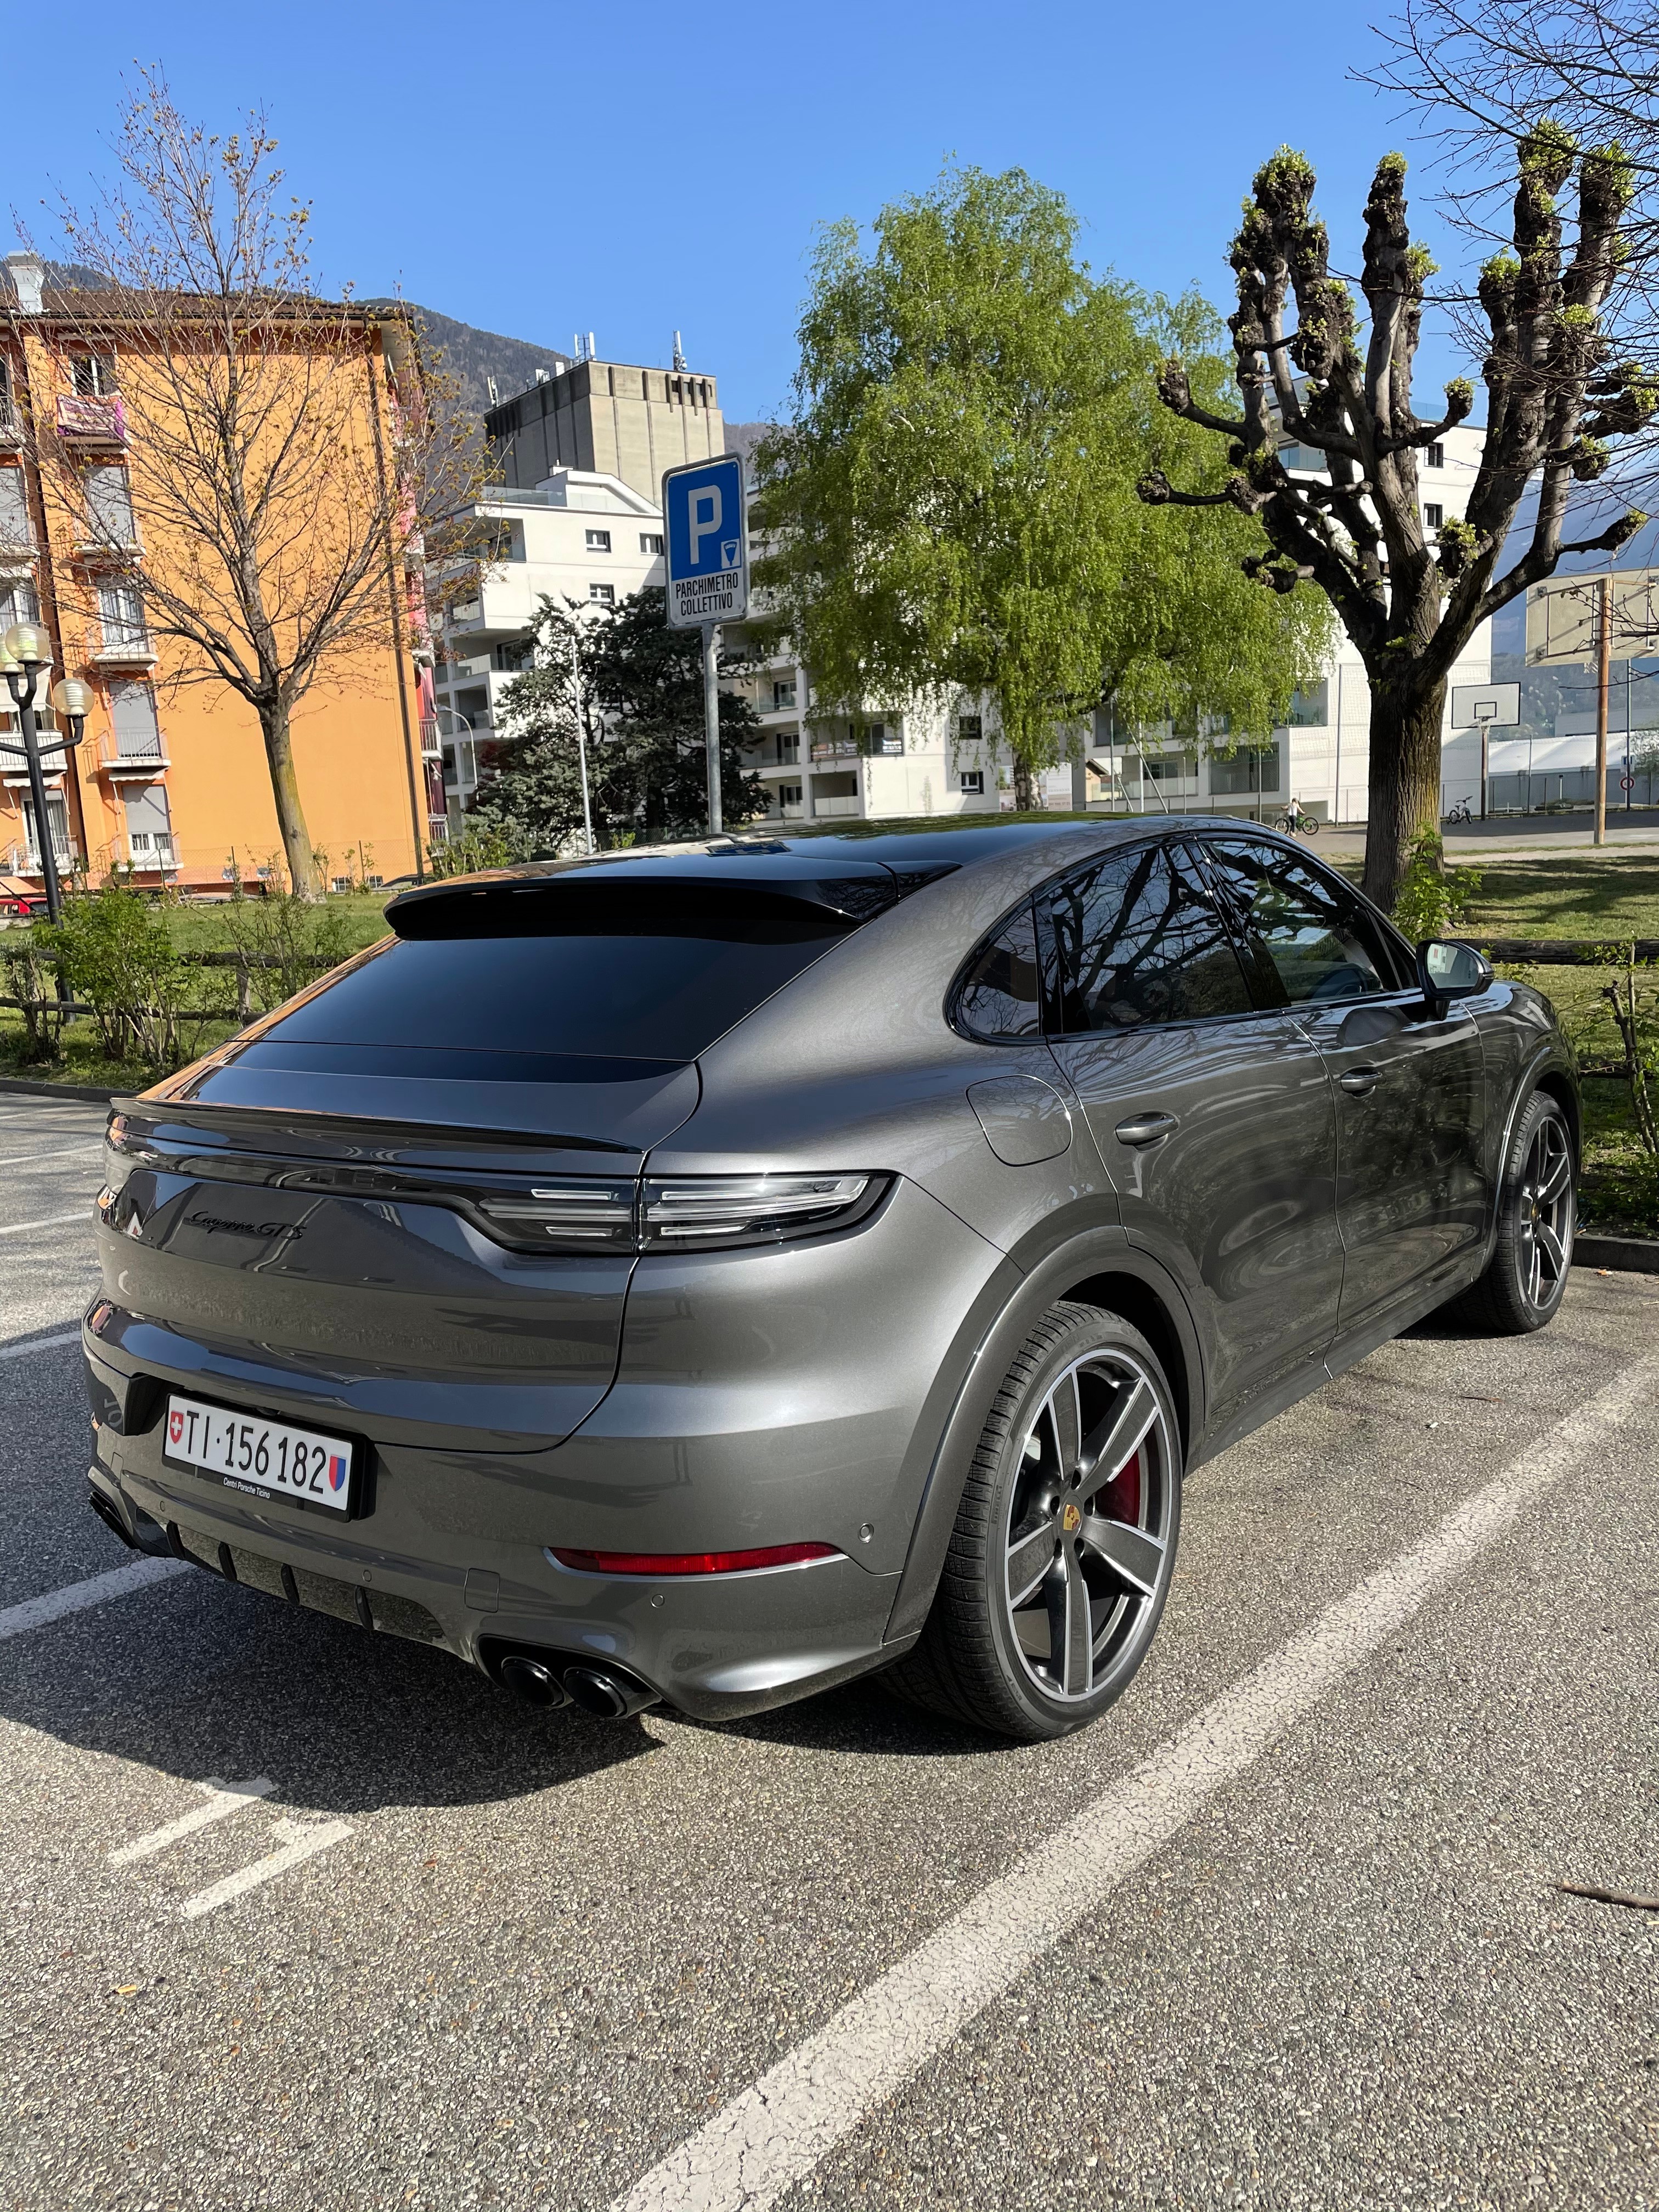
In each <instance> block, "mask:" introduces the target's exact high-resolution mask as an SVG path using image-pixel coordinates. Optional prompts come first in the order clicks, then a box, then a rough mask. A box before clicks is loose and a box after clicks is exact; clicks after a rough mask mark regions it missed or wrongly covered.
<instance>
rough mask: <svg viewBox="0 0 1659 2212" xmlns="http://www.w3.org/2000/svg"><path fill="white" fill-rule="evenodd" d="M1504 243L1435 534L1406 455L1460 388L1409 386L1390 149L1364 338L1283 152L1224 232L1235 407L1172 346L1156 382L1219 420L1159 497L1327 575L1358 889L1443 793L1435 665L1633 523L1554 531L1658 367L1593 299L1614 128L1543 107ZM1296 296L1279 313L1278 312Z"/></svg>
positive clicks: (1463, 386)
mask: <svg viewBox="0 0 1659 2212" xmlns="http://www.w3.org/2000/svg"><path fill="white" fill-rule="evenodd" d="M1518 152H1519V161H1520V180H1519V185H1518V188H1517V190H1516V195H1515V202H1514V211H1513V217H1512V225H1511V240H1512V251H1504V252H1499V253H1498V254H1496V255H1494V256H1493V257H1492V259H1491V260H1489V261H1488V262H1487V263H1486V266H1485V268H1484V269H1483V270H1482V271H1481V273H1480V308H1481V311H1482V314H1483V317H1484V319H1485V323H1486V327H1487V329H1488V330H1489V331H1490V345H1489V349H1488V351H1487V353H1486V362H1485V364H1484V369H1483V374H1484V376H1485V380H1486V438H1485V442H1484V445H1483V447H1482V451H1481V459H1480V469H1479V471H1478V472H1477V474H1476V477H1475V482H1474V489H1473V490H1472V491H1471V493H1470V495H1469V501H1468V510H1467V513H1466V516H1465V518H1464V520H1462V521H1461V522H1460V521H1456V520H1452V521H1449V522H1448V523H1447V524H1446V525H1445V526H1443V528H1442V529H1441V531H1440V532H1439V535H1438V544H1433V543H1431V540H1430V538H1429V535H1428V533H1427V532H1426V531H1425V527H1424V524H1423V515H1422V509H1421V507H1420V506H1419V501H1418V478H1417V462H1418V455H1419V453H1421V452H1422V450H1423V448H1424V447H1425V446H1427V445H1429V444H1431V443H1432V442H1433V441H1435V440H1437V439H1439V438H1442V437H1443V436H1444V435H1445V433H1446V432H1447V431H1448V430H1449V429H1450V428H1452V427H1453V426H1454V425H1455V424H1456V423H1459V422H1463V421H1464V420H1465V419H1466V417H1467V416H1468V415H1469V413H1470V411H1471V410H1472V409H1473V406H1474V386H1473V385H1472V384H1471V383H1470V382H1469V381H1468V380H1467V379H1459V380H1455V381H1454V382H1452V383H1450V384H1449V385H1448V386H1446V392H1445V408H1444V411H1443V414H1442V415H1441V416H1439V418H1438V419H1437V420H1431V421H1425V420H1424V419H1422V418H1421V417H1420V416H1419V415H1418V414H1417V413H1416V411H1415V410H1414V408H1413V402H1412V369H1413V362H1414V361H1415V358H1416V355H1417V349H1418V341H1419V334H1420V328H1421V321H1422V313H1423V301H1424V287H1425V283H1426V282H1427V280H1428V278H1429V276H1431V274H1432V264H1431V261H1430V259H1429V257H1428V255H1427V252H1425V249H1424V248H1423V247H1422V246H1417V245H1413V242H1412V238H1411V234H1410V230H1409V228H1408V227H1407V219H1406V197H1405V178H1406V164H1405V161H1403V159H1402V158H1401V156H1400V155H1398V154H1389V155H1385V156H1384V158H1383V160H1382V161H1380V162H1379V163H1378V164H1377V167H1376V176H1375V178H1374V179H1373V181H1372V184H1371V189H1370V197H1369V198H1368V199H1367V201H1366V203H1365V246H1364V267H1363V272H1362V275H1361V277H1360V287H1361V289H1362V290H1363V291H1364V295H1365V300H1366V303H1367V305H1368V307H1369V308H1370V331H1369V333H1368V334H1367V335H1365V336H1364V337H1362V334H1361V329H1360V325H1359V323H1358V316H1357V314H1356V311H1355V307H1354V303H1353V300H1352V295H1350V293H1349V291H1348V289H1347V286H1346V284H1344V283H1342V282H1341V281H1340V279H1338V278H1337V277H1334V276H1332V274H1331V271H1330V255H1329V244H1328V239H1327V236H1326V232H1325V226H1324V224H1323V223H1322V222H1320V221H1319V219H1318V218H1317V216H1316V215H1315V214H1314V212H1313V208H1312V200H1313V191H1314V173H1313V171H1312V169H1311V168H1310V167H1309V165H1308V163H1307V161H1305V160H1304V158H1303V156H1302V155H1299V154H1296V153H1293V152H1291V150H1290V149H1288V148H1285V149H1281V150H1280V151H1279V153H1278V154H1276V155H1274V156H1273V159H1272V160H1271V161H1268V162H1267V163H1266V164H1265V165H1264V166H1263V167H1262V168H1261V169H1260V170H1259V171H1258V172H1257V173H1256V177H1255V187H1254V197H1252V198H1251V199H1250V200H1249V201H1247V202H1246V203H1245V209H1244V220H1243V223H1242V225H1241V226H1240V228H1239V231H1238V234H1237V238H1236V239H1235V240H1234V241H1233V246H1232V252H1231V263H1232V267H1233V270H1234V273H1235V276H1237V284H1238V307H1237V313H1235V314H1234V315H1233V316H1232V317H1231V320H1230V325H1229V327H1230V328H1231V331H1232V336H1233V349H1234V353H1235V356H1236V364H1237V365H1236V370H1235V379H1236V383H1237V392H1238V395H1239V398H1240V401H1241V402H1242V410H1241V412H1240V413H1238V414H1237V415H1226V416H1224V415H1223V414H1221V413H1220V412H1218V410H1216V409H1215V408H1214V407H1213V406H1210V405H1206V404H1204V403H1203V401H1202V400H1201V399H1200V397H1199V395H1198V394H1197V393H1196V392H1194V388H1193V382H1192V380H1191V378H1190V377H1189V375H1188V372H1187V369H1186V368H1185V366H1184V365H1183V363H1182V362H1181V361H1180V360H1179V359H1177V358H1171V359H1170V360H1169V361H1168V362H1166V363H1165V365H1164V370H1163V373H1162V374H1161V376H1160V378H1159V380H1158V391H1159V394H1160V396H1161V398H1162V399H1163V401H1164V404H1165V406H1166V407H1168V408H1169V409H1170V410H1171V411H1172V412H1173V413H1174V414H1175V415H1176V416H1177V417H1178V418H1179V419H1180V420H1181V421H1182V422H1185V423H1196V424H1198V425H1199V426H1200V428H1203V429H1205V430H1206V431H1209V432H1211V433H1212V434H1214V435H1216V436H1218V437H1220V438H1225V439H1226V440H1227V441H1229V445H1228V453H1229V458H1230V459H1231V463H1232V465H1233V471H1234V473H1233V475H1232V477H1231V480H1230V481H1229V483H1227V484H1226V485H1225V487H1224V488H1222V489H1198V488H1193V487H1190V486H1184V485H1179V484H1177V483H1176V482H1174V481H1172V479H1171V477H1170V474H1169V472H1168V470H1167V468H1166V467H1162V466H1161V467H1159V468H1158V469H1155V470H1153V471H1150V472H1149V474H1148V475H1147V477H1146V480H1145V482H1144V483H1142V485H1141V488H1140V490H1141V497H1142V498H1143V499H1144V500H1146V501H1148V502H1149V503H1151V504H1152V505H1154V506H1168V505H1176V506H1184V507H1218V508H1232V509H1235V510H1237V511H1241V512H1243V513H1246V514H1249V515H1253V516H1255V518H1256V519H1257V520H1259V521H1260V522H1261V526H1262V527H1263V528H1264V530H1265V531H1266V532H1267V538H1268V539H1269V540H1270V542H1271V544H1272V547H1273V552H1272V555H1271V556H1270V557H1268V558H1267V559H1262V558H1260V557H1258V556H1254V555H1252V556H1249V558H1248V559H1247V561H1246V562H1245V566H1246V568H1248V569H1249V572H1250V574H1252V575H1253V576H1254V577H1255V579H1256V580H1257V581H1259V582H1260V583H1261V584H1264V585H1266V586H1269V587H1271V588H1272V589H1273V590H1275V591H1279V592H1289V591H1291V590H1293V589H1294V588H1295V586H1297V584H1298V582H1300V581H1301V580H1304V579H1306V580H1311V581H1313V582H1314V583H1316V585H1318V586H1319V587H1320V588H1321V589H1322V591H1323V592H1326V593H1327V594H1328V596H1329V599H1330V600H1331V604H1332V605H1333V606H1334V608H1335V610H1336V612H1337V614H1338V616H1339V617H1340V619H1341V622H1342V624H1343V627H1344V628H1345V629H1346V631H1347V633H1348V635H1349V636H1350V638H1352V641H1353V643H1354V645H1355V647H1357V648H1358V653H1359V654H1360V657H1361V659H1363V661H1364V665H1365V673H1366V676H1367V678H1369V681H1370V700H1371V725H1370V824H1369V829H1368V833H1367V836H1366V842H1365V888H1366V890H1367V891H1369V892H1370V895H1371V896H1372V897H1373V898H1375V899H1376V900H1378V901H1379V902H1381V903H1382V904H1383V905H1384V906H1388V905H1391V904H1392V902H1393V900H1394V896H1395V890H1396V889H1397V887H1398V884H1399V882H1400V879H1401V875H1402V873H1403V872H1404V866H1405V856H1406V854H1407V848H1408V847H1409V845H1410V843H1411V842H1412V840H1413V838H1414V837H1415V836H1418V835H1419V833H1420V832H1421V831H1423V830H1425V829H1432V828H1434V827H1435V825H1436V823H1437V817H1438V811H1439V792H1440V744H1441V723H1442V716H1443V708H1444V704H1445V694H1446V680H1447V678H1448V675H1449V671H1450V670H1451V667H1452V665H1453V663H1454V662H1455V660H1456V659H1457V656H1458V654H1459V653H1461V652H1462V649H1463V647H1465V646H1466V645H1467V644H1468V641H1469V640H1470V639H1471V638H1472V637H1473V636H1474V633H1475V631H1476V630H1477V629H1479V628H1480V624H1481V623H1483V622H1485V621H1486V619H1487V617H1489V616H1492V615H1494V614H1496V613H1497V612H1498V610H1499V609H1500V608H1501V607H1504V606H1505V605H1508V604H1509V602H1510V600H1512V599H1516V598H1517V597H1518V596H1519V595H1520V594H1521V593H1522V592H1524V591H1525V590H1526V589H1527V587H1528V585H1530V584H1534V583H1537V582H1539V581H1540V580H1541V579H1543V578H1544V577H1546V576H1548V575H1550V574H1552V573H1553V571H1554V569H1555V568H1556V566H1557V564H1558V562H1559V561H1560V560H1561V559H1562V557H1563V556H1564V555H1565V554H1568V553H1583V552H1611V551H1613V550H1616V549H1617V548H1618V547H1619V546H1620V545H1622V544H1624V543H1625V542H1626V539H1627V538H1631V537H1632V536H1633V535H1634V533H1635V532H1637V531H1638V529H1640V527H1641V526H1642V524H1643V523H1644V521H1645V520H1646V517H1645V516H1644V515H1642V514H1640V513H1636V512H1634V511H1631V512H1626V513H1622V514H1620V517H1619V519H1618V520H1616V521H1614V522H1613V523H1611V524H1610V525H1608V526H1607V528H1605V529H1603V530H1601V531H1600V532H1597V533H1595V535H1593V536H1589V537H1585V538H1577V539H1576V540H1570V539H1568V538H1567V537H1566V533H1565V523H1566V518H1567V509H1568V504H1569V495H1570V493H1571V489H1572V486H1573V484H1574V483H1575V482H1578V483H1589V482H1593V481H1594V480H1595V478H1596V477H1599V476H1601V474H1602V472H1603V471H1604V470H1605V469H1606V467H1607V462H1608V459H1609V453H1610V447H1609V445H1608V441H1609V440H1611V439H1613V438H1615V437H1619V436H1621V435H1629V434H1631V433H1632V432H1634V431H1637V430H1638V429H1639V428H1641V427H1642V426H1643V425H1644V423H1645V422H1647V421H1648V419H1649V417H1650V416H1651V415H1652V413H1653V411H1654V408H1655V405H1656V403H1659V388H1656V386H1655V385H1654V384H1653V383H1652V382H1651V381H1650V379H1649V377H1648V375H1647V374H1646V373H1645V372H1644V370H1643V369H1642V368H1639V367H1638V365H1636V364H1633V363H1630V362H1624V363H1616V362H1613V360H1612V359H1611V357H1610V356H1611V352H1612V348H1611V345H1610V343H1609V341H1608V339H1607V337H1606V335H1605V333H1604V331H1603V328H1602V320H1601V310H1602V308H1603V306H1604V303H1605V302H1606V300H1607V294H1608V290H1609V288H1610V286H1611V285H1612V283H1613V278H1614V275H1615V272H1616V270H1617V267H1618V263H1619V257H1620V216H1621V214H1622V213H1623V210H1624V209H1625V207H1626V204H1627V202H1628V200H1629V197H1630V191H1631V185H1630V178H1629V173H1628V171H1627V168H1626V164H1625V161H1624V160H1623V157H1622V155H1621V154H1620V149H1619V148H1618V147H1617V146H1616V145H1609V146H1606V147H1602V148H1601V149H1597V150H1595V151H1594V152H1589V153H1584V154H1581V153H1580V152H1579V151H1578V149H1577V147H1576V146H1575V144H1574V143H1573V141H1572V139H1571V137H1568V136H1567V134H1566V133H1565V132H1564V131H1561V130H1559V128H1557V127H1556V126H1555V125H1553V124H1551V123H1548V122H1545V123H1541V124H1539V125H1537V126H1536V127H1535V128H1534V129H1533V130H1532V131H1529V132H1528V134H1527V136H1526V137H1524V138H1522V140H1521V142H1520V144H1519V148H1518ZM1575 178H1576V180H1577V239H1576V240H1575V241H1574V243H1573V245H1572V247H1571V251H1569V250H1568V249H1567V247H1566V246H1565V245H1564V242H1563V234H1562V233H1563V225H1562V216H1561V211H1560V209H1559V205H1558V195H1559V193H1560V192H1561V191H1563V190H1564V188H1565V186H1566V185H1567V184H1568V183H1569V181H1570V180H1571V179H1575ZM1292 301H1293V302H1294V307H1295V316H1296V327H1295V329H1294V330H1293V331H1291V330H1290V329H1288V328H1287V326H1286V309H1287V307H1288V306H1289V305H1290V304H1291V302H1292ZM1281 436H1287V437H1290V438H1293V439H1295V440H1296V441H1297V443H1298V444H1301V445H1305V446H1310V447H1316V448H1317V449H1318V450H1319V451H1320V452H1322V453H1323V454H1324V455H1325V458H1326V461H1327V463H1328V473H1329V478H1330V481H1329V482H1328V483H1318V482H1308V481H1306V480H1294V479H1292V478H1291V476H1290V475H1289V474H1288V473H1287V472H1286V471H1285V467H1284V466H1283V465H1282V464H1281V462H1280V460H1279V453H1278V447H1279V440H1280V437H1281ZM1529 494H1530V495H1531V496H1533V497H1534V498H1535V500H1536V503H1537V504H1536V512H1535V514H1534V518H1533V520H1532V524H1531V527H1530V530H1529V531H1528V532H1527V535H1526V542H1525V547H1524V550H1522V552H1521V553H1520V555H1519V556H1518V557H1517V558H1516V559H1515V560H1514V561H1513V562H1512V563H1511V565H1510V566H1509V567H1508V568H1503V566H1502V563H1503V562H1504V549H1505V546H1506V544H1507V543H1508V540H1509V538H1510V531H1511V528H1512V526H1514V525H1515V523H1516V517H1517V514H1518V513H1519V512H1520V510H1521V507H1522V501H1523V500H1525V499H1526V498H1527V497H1528V495H1529Z"/></svg>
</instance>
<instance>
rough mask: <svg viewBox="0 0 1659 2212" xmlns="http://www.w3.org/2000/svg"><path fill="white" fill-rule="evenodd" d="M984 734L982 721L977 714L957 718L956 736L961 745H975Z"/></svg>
mask: <svg viewBox="0 0 1659 2212" xmlns="http://www.w3.org/2000/svg"><path fill="white" fill-rule="evenodd" d="M984 734H985V725H984V721H983V719H982V718H981V716H980V715H978V714H958V715H957V737H958V738H960V739H961V741H962V743H963V744H965V745H966V744H978V743H979V741H980V739H981V738H982V737H983V736H984Z"/></svg>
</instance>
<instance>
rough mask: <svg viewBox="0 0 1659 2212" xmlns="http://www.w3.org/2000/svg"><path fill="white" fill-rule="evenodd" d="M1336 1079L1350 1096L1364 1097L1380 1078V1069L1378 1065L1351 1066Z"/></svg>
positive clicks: (1381, 1072)
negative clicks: (1344, 1073)
mask: <svg viewBox="0 0 1659 2212" xmlns="http://www.w3.org/2000/svg"><path fill="white" fill-rule="evenodd" d="M1382 1080H1383V1071H1382V1069H1381V1068H1380V1067H1351V1068H1349V1070H1348V1071H1347V1073H1346V1075H1339V1076H1338V1077H1337V1081H1338V1082H1339V1083H1340V1085H1341V1086H1342V1088H1343V1089H1344V1090H1345V1091H1346V1092H1347V1093H1348V1095H1349V1097H1351V1098H1364V1097H1369V1096H1370V1093H1371V1092H1372V1091H1375V1090H1376V1086H1377V1085H1378V1084H1379V1083H1381V1081H1382Z"/></svg>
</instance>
